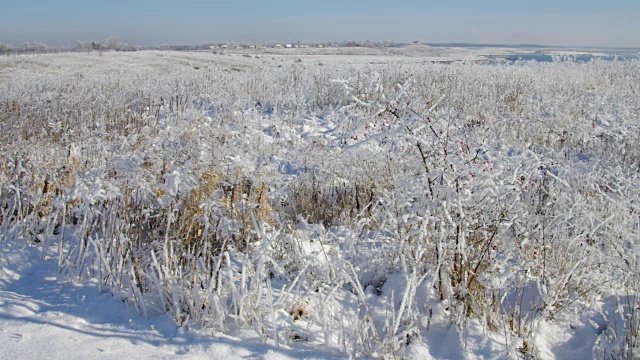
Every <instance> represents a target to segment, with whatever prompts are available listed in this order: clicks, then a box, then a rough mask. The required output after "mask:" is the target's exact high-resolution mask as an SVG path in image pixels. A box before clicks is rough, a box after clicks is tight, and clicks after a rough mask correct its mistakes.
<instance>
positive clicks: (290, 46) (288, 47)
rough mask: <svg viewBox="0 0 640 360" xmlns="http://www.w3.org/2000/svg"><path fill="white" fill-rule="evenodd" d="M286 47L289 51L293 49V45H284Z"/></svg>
mask: <svg viewBox="0 0 640 360" xmlns="http://www.w3.org/2000/svg"><path fill="white" fill-rule="evenodd" d="M284 47H286V48H287V49H291V48H293V45H291V44H285V45H284Z"/></svg>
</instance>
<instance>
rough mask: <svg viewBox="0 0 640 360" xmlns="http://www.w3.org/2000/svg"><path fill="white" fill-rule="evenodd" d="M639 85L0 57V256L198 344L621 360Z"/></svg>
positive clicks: (638, 198)
mask: <svg viewBox="0 0 640 360" xmlns="http://www.w3.org/2000/svg"><path fill="white" fill-rule="evenodd" d="M639 94H640V62H639V61H635V60H634V61H626V62H604V61H592V62H589V63H580V64H579V63H574V62H555V63H540V64H538V63H522V64H514V65H479V64H450V65H441V64H428V63H423V62H421V61H420V59H419V58H413V59H406V60H402V61H397V60H394V61H388V60H386V59H385V58H384V57H379V58H376V59H372V60H371V61H364V60H362V61H359V62H358V61H356V62H349V61H348V60H345V59H336V58H329V59H327V61H323V62H319V61H307V60H305V59H304V58H302V59H300V58H298V57H295V58H289V59H287V58H285V59H282V58H278V59H277V60H276V59H275V58H265V57H262V58H252V57H236V58H234V57H230V56H222V55H212V54H205V53H173V52H138V53H129V54H124V53H114V52H105V53H104V54H100V55H98V54H97V53H89V54H86V53H85V54H82V53H76V54H55V55H54V54H51V55H34V56H10V57H0V143H1V144H2V145H1V146H0V159H1V161H0V244H1V245H2V246H9V245H10V244H14V243H16V242H22V243H27V244H29V245H30V246H33V247H36V248H38V249H39V250H40V256H41V257H42V259H43V260H45V261H51V259H55V261H57V263H58V274H57V276H58V279H59V280H74V281H78V282H83V281H94V282H97V283H98V284H99V286H100V288H101V289H102V291H104V292H111V293H113V294H114V295H117V296H120V297H122V298H123V299H124V300H125V301H126V302H128V303H129V304H131V305H132V306H134V307H135V308H136V309H137V310H138V311H139V313H140V314H141V315H142V316H144V317H153V316H157V315H158V314H165V313H168V314H170V315H171V316H172V317H173V318H174V319H175V321H176V322H177V323H178V324H179V325H180V326H184V327H187V326H196V325H197V326H199V327H201V328H203V329H206V330H207V331H209V332H210V333H211V334H213V335H216V334H219V333H233V332H237V331H243V332H246V331H247V330H250V331H252V332H253V334H254V336H256V337H259V338H260V339H262V340H263V341H265V342H267V343H268V344H271V345H275V346H282V347H285V346H286V347H291V348H300V347H302V348H305V349H309V348H322V349H324V350H328V351H332V352H333V353H334V354H335V355H336V356H354V357H367V356H371V357H384V358H402V357H406V358H429V357H434V358H437V357H441V358H452V357H453V358H456V357H470V358H473V357H482V358H505V357H506V358H520V357H524V358H552V357H559V358H560V357H562V358H570V357H575V358H584V356H587V357H598V358H600V357H602V358H634V357H637V356H638V354H640V308H639V307H640V299H638V298H637V295H638V293H639V291H640V243H639V241H640V240H639V235H640V217H639V216H640V213H639V211H640V208H639V206H640V181H639V180H640V179H639V174H640V148H639V147H638V144H640V122H639V115H640V97H639ZM1 264H2V263H0V265H1Z"/></svg>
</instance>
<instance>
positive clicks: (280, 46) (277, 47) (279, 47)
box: [274, 44, 282, 49]
mask: <svg viewBox="0 0 640 360" xmlns="http://www.w3.org/2000/svg"><path fill="white" fill-rule="evenodd" d="M274 47H275V48H276V49H282V44H276V46H274Z"/></svg>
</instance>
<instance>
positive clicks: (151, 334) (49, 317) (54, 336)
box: [0, 245, 337, 360]
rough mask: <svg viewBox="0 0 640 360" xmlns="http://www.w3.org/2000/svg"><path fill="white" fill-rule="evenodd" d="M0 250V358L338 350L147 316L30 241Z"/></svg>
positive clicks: (278, 354) (310, 354) (236, 355)
mask: <svg viewBox="0 0 640 360" xmlns="http://www.w3.org/2000/svg"><path fill="white" fill-rule="evenodd" d="M2 252H3V253H2V255H1V256H0V260H1V261H2V262H1V263H0V359H11V360H18V359H44V358H46V359H173V358H176V357H180V358H185V359H298V358H316V359H318V358H320V359H326V358H334V357H336V355H337V354H330V353H322V352H320V351H318V350H313V351H311V350H308V349H291V348H285V347H280V348H278V347H276V346H271V345H269V344H264V343H262V342H261V340H260V339H258V338H257V337H256V336H255V335H254V334H251V333H242V332H238V333H237V334H234V335H235V336H229V335H220V334H217V335H215V336H213V337H212V336H211V334H204V333H202V332H200V331H198V330H196V329H185V328H179V327H178V326H176V324H175V322H174V321H173V320H172V319H171V318H170V317H169V316H167V315H157V316H151V317H150V318H149V319H145V318H143V317H141V316H139V315H138V313H137V312H136V310H135V309H133V308H131V307H129V306H128V305H127V304H126V303H125V302H123V301H122V300H121V299H119V298H118V296H117V295H116V296H114V295H112V294H111V292H103V293H102V294H101V293H100V292H101V291H100V290H99V289H98V287H96V286H92V285H91V284H82V285H80V284H74V283H61V282H58V280H57V279H56V275H57V259H48V260H45V261H44V262H43V261H41V260H40V256H41V255H40V252H39V251H38V250H37V249H35V248H31V247H26V246H24V247H23V246H22V245H20V246H17V247H15V248H9V249H3V250H2Z"/></svg>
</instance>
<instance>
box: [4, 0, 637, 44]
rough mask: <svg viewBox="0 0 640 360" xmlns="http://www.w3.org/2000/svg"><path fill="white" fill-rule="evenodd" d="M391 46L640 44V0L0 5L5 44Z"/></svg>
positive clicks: (63, 0)
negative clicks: (106, 41) (112, 39)
mask: <svg viewBox="0 0 640 360" xmlns="http://www.w3.org/2000/svg"><path fill="white" fill-rule="evenodd" d="M109 36H119V37H120V39H121V40H122V41H124V42H130V43H135V44H143V45H151V44H170V43H174V44H175V43H184V44H197V43H204V42H213V41H247V42H270V41H301V42H304V41H327V40H392V41H414V40H419V41H422V42H475V43H503V44H520V43H535V44H546V45H581V46H611V47H620V46H626V47H640V0H599V1H597V0H583V1H578V0H553V1H551V0H536V1H526V0H511V1H505V0H493V1H492V0H485V1H481V0H459V1H446V0H439V1H430V0H422V1H419V0H384V1H383V0H341V1H340V0H317V1H307V0H298V1H293V0H235V1H233V0H232V1H216V0H174V1H165V0H155V1H152V0H110V1H109V0H103V1H92V0H84V1H81V0H46V1H45V0H0V42H3V43H8V44H13V45H14V46H21V45H22V43H24V42H25V41H40V42H44V43H47V44H49V45H52V46H63V45H66V44H67V43H69V42H70V43H71V44H73V42H74V41H75V40H96V39H102V38H106V37H109Z"/></svg>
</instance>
